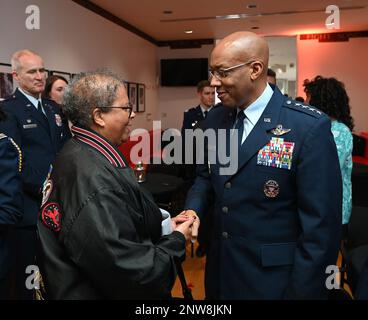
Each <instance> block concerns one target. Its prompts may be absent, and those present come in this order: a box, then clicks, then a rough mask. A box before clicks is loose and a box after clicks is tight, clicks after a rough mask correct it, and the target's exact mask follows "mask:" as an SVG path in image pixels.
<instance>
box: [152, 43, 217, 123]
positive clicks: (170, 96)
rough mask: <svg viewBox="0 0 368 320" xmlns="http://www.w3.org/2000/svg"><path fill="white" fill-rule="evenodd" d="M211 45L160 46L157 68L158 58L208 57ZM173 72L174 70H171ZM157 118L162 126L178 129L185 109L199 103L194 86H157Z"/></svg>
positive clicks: (158, 60) (158, 61) (158, 59)
mask: <svg viewBox="0 0 368 320" xmlns="http://www.w3.org/2000/svg"><path fill="white" fill-rule="evenodd" d="M212 49H213V46H212V45H204V46H202V47H201V48H198V49H170V48H169V47H161V48H158V49H157V68H159V64H160V59H190V58H209V56H210V53H211V51H212ZM173 72H175V70H173ZM204 80H205V79H204ZM158 100H159V107H158V109H159V115H158V116H159V118H161V121H162V128H163V129H166V128H177V129H180V128H181V126H182V123H183V114H184V111H185V110H186V109H189V108H191V107H194V106H197V105H198V103H199V100H198V97H197V88H196V87H161V86H160V87H159V90H158Z"/></svg>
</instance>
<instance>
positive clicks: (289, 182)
mask: <svg viewBox="0 0 368 320" xmlns="http://www.w3.org/2000/svg"><path fill="white" fill-rule="evenodd" d="M267 64H268V47H267V45H266V44H265V41H264V40H261V38H259V37H257V36H256V35H254V34H252V33H248V32H239V33H235V34H233V35H230V36H229V37H227V38H225V39H223V40H222V41H221V42H220V44H219V45H218V46H217V47H216V48H215V49H214V51H213V53H212V56H211V68H212V69H211V72H212V74H213V75H212V80H211V84H212V85H214V86H216V89H217V92H218V94H219V98H220V99H221V100H222V102H223V104H224V105H225V106H220V107H218V108H216V109H215V110H213V112H211V113H210V114H209V116H208V118H207V120H206V122H205V125H206V126H207V127H204V129H206V128H215V129H224V130H225V131H226V132H227V138H229V136H230V134H231V131H232V130H231V129H233V128H234V126H235V127H236V122H235V118H236V115H237V111H238V112H239V114H240V113H242V112H244V113H245V115H246V116H247V118H246V119H244V120H242V121H244V129H243V130H242V131H241V133H242V135H241V138H240V139H241V140H242V141H243V143H242V144H241V146H239V149H238V153H239V155H238V159H237V160H238V163H237V169H236V171H235V172H234V173H232V174H230V175H223V174H221V173H220V168H221V166H222V167H223V168H224V167H228V165H221V164H220V161H219V158H218V156H219V154H217V159H216V160H217V161H212V162H211V163H210V164H208V162H207V160H209V158H208V153H209V152H212V151H214V150H218V149H219V147H221V145H216V144H215V145H212V144H211V142H209V143H208V145H207V147H206V150H205V156H206V158H205V164H204V165H198V169H197V179H196V181H195V184H194V186H193V187H192V189H191V190H190V192H189V195H188V198H187V202H186V209H188V210H189V209H192V210H194V211H195V212H196V213H198V214H199V216H201V215H202V214H203V213H204V212H205V210H206V207H207V206H208V205H209V201H208V199H210V198H209V196H210V195H214V196H215V211H214V232H213V236H212V239H211V248H210V252H209V253H208V255H207V262H206V279H205V288H206V297H207V298H208V299H283V298H286V299H323V298H326V297H327V289H326V286H325V281H326V278H327V276H328V274H326V273H325V271H326V267H327V266H328V265H334V264H335V263H336V259H337V253H338V248H339V239H340V225H341V203H342V184H341V174H340V169H339V162H338V157H337V151H336V146H335V143H334V140H333V136H332V134H331V122H330V120H329V118H328V117H327V116H326V115H325V114H323V113H322V112H320V111H319V110H317V109H315V108H313V107H310V106H308V105H304V104H300V103H297V102H296V101H293V100H288V99H287V98H286V97H285V96H284V95H283V94H282V93H281V92H280V91H279V90H278V89H277V87H274V88H273V90H272V89H271V87H270V86H269V85H267V82H266V70H267V67H266V66H267ZM257 112H258V113H257ZM238 121H239V120H238ZM217 132H218V131H217ZM217 134H218V133H217ZM217 138H218V136H217ZM227 140H229V139H227ZM217 143H218V142H217ZM216 153H217V152H216ZM214 162H215V163H214Z"/></svg>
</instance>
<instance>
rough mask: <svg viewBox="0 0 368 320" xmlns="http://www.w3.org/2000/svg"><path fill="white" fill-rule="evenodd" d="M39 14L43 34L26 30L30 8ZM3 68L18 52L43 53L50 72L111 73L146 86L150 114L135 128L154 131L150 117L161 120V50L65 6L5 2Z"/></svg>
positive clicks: (45, 1) (1, 11) (60, 0)
mask: <svg viewBox="0 0 368 320" xmlns="http://www.w3.org/2000/svg"><path fill="white" fill-rule="evenodd" d="M31 4H33V5H37V6H38V7H39V8H40V17H41V20H40V22H41V25H40V30H32V31H31V30H27V29H26V27H25V20H26V18H27V16H28V15H26V14H25V9H26V7H27V6H28V5H31ZM0 43H1V47H0V62H2V63H10V57H11V55H12V53H13V52H15V51H16V50H19V49H24V48H28V49H31V50H34V51H36V52H38V53H39V54H40V55H41V56H42V57H43V59H44V62H45V67H46V68H47V69H51V70H59V71H66V72H71V73H78V72H81V71H88V70H94V69H97V68H103V67H107V68H109V69H111V70H112V71H114V72H116V73H118V74H120V75H121V76H123V77H124V79H126V80H127V81H131V82H140V83H144V84H145V85H146V112H145V113H140V114H138V115H137V116H136V119H135V120H134V123H133V127H135V128H137V127H143V128H151V122H149V121H147V119H146V117H147V115H149V114H150V113H151V114H152V116H153V117H156V115H157V100H158V93H157V85H156V78H157V59H156V55H157V52H156V46H155V45H153V44H151V43H150V42H148V41H146V40H143V39H142V38H140V37H138V36H136V35H134V34H133V33H131V32H129V31H126V30H125V29H123V28H121V27H119V26H117V25H115V24H113V23H112V22H110V21H108V20H106V19H104V18H102V17H100V16H98V15H97V14H95V13H93V12H91V11H89V10H87V9H85V8H83V7H81V6H79V5H77V4H75V3H74V2H72V1H66V0H52V1H50V0H29V1H27V0H1V1H0Z"/></svg>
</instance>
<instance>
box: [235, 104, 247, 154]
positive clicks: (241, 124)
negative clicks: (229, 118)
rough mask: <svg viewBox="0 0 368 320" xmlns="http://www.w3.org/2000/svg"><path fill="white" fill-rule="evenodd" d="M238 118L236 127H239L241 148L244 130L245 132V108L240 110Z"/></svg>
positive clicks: (239, 145)
mask: <svg viewBox="0 0 368 320" xmlns="http://www.w3.org/2000/svg"><path fill="white" fill-rule="evenodd" d="M236 119H237V120H236V124H235V127H234V129H238V148H240V147H241V144H242V138H243V132H244V119H245V113H244V111H243V110H241V111H240V112H238V114H237V116H236Z"/></svg>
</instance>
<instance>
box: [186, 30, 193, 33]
mask: <svg viewBox="0 0 368 320" xmlns="http://www.w3.org/2000/svg"><path fill="white" fill-rule="evenodd" d="M185 33H187V34H191V33H193V30H185Z"/></svg>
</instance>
